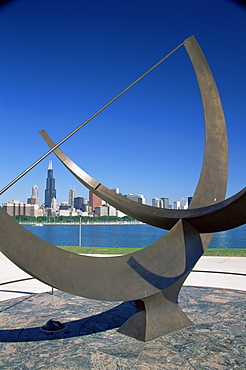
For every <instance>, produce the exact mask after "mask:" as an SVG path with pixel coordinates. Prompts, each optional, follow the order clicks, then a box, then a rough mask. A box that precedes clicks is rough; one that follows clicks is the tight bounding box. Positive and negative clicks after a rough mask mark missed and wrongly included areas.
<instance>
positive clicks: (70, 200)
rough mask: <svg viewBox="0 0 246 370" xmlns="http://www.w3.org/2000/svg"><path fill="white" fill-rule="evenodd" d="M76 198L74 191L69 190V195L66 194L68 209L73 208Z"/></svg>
mask: <svg viewBox="0 0 246 370" xmlns="http://www.w3.org/2000/svg"><path fill="white" fill-rule="evenodd" d="M76 196H77V191H76V189H70V190H69V194H68V204H69V205H70V207H72V208H73V207H74V198H76Z"/></svg>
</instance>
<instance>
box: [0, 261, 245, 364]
mask: <svg viewBox="0 0 246 370" xmlns="http://www.w3.org/2000/svg"><path fill="white" fill-rule="evenodd" d="M232 258H233V259H231V258H229V259H228V258H216V257H202V259H201V260H200V264H199V265H196V267H195V270H199V271H202V270H206V271H220V273H218V272H216V273H212V272H193V273H192V276H191V277H190V278H189V279H190V281H187V284H188V283H189V285H194V281H192V280H194V279H195V282H196V285H206V284H207V286H208V287H200V286H198V287H197V286H185V287H183V288H182V290H181V293H180V296H179V299H180V306H181V308H182V309H183V311H184V312H185V313H186V314H187V316H188V317H189V318H190V319H191V320H192V321H193V323H194V324H195V325H194V326H192V327H190V328H187V329H184V330H182V331H178V332H176V333H172V334H169V335H166V336H164V337H161V338H158V339H155V340H153V341H150V342H147V343H143V342H138V341H136V340H135V339H132V338H128V337H125V336H124V335H122V334H120V333H118V332H117V328H118V327H120V326H121V325H122V324H123V323H124V322H125V321H126V320H127V318H128V317H130V316H131V315H132V314H133V313H134V305H133V302H123V303H122V302H101V301H95V300H89V299H85V298H81V297H76V296H73V295H70V294H67V293H64V292H61V291H55V293H54V295H52V294H51V293H50V287H47V286H46V285H43V284H42V285H36V284H39V283H38V282H37V281H36V280H35V279H32V280H23V281H21V282H19V283H12V284H4V285H1V286H0V288H1V289H0V295H1V297H0V369H1V370H12V369H16V370H17V369H18V370H39V369H40V370H41V369H45V370H47V369H51V370H59V369H72V370H76V369H100V370H104V369H105V370H121V369H129V370H130V369H137V370H147V369H148V370H149V369H150V370H152V369H158V370H159V369H182V370H190V369H195V370H205V369H207V370H208V369H209V370H215V369H216V370H224V369H225V370H228V369H239V370H245V369H246V366H245V363H246V318H245V307H246V284H245V280H243V279H245V276H243V274H245V269H246V264H245V262H244V261H245V260H246V259H245V258H240V259H237V258H236V259H234V258H235V257H232ZM4 266H5V267H4ZM0 268H1V273H0V276H1V283H5V282H7V281H9V275H10V277H11V280H18V279H26V278H29V276H26V275H23V273H22V272H21V270H20V271H19V269H15V267H14V266H12V264H11V263H10V262H8V261H6V259H5V258H4V257H3V256H2V255H0ZM222 271H223V273H221V272H222ZM227 272H230V273H231V274H227ZM12 273H14V275H12ZM215 274H216V275H215ZM235 277H236V279H234V278H235ZM219 280H220V281H219ZM15 284H19V285H18V286H17V285H15ZM28 284H33V285H31V286H30V285H28ZM40 284H41V283H40ZM223 284H224V288H225V287H227V288H228V284H231V286H230V289H224V288H223V287H222V288H218V287H213V286H214V285H215V286H216V285H219V286H220V285H223ZM236 284H238V287H237V288H235V285H236ZM211 285H212V287H211ZM13 286H14V288H13ZM209 286H210V287H209ZM11 287H12V288H11ZM4 291H5V292H4ZM40 292H44V293H40ZM34 293H36V294H34ZM12 295H14V296H15V298H12ZM16 295H17V296H16ZM9 298H11V299H9ZM49 319H56V320H59V321H60V322H62V323H64V324H66V328H65V329H64V330H63V331H62V332H60V333H56V334H54V333H45V332H43V331H42V330H41V329H40V328H41V327H42V325H44V324H45V323H46V322H47V321H48V320H49Z"/></svg>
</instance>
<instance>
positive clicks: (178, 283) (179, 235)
mask: <svg viewBox="0 0 246 370" xmlns="http://www.w3.org/2000/svg"><path fill="white" fill-rule="evenodd" d="M181 45H184V46H185V48H186V51H187V53H188V55H189V57H190V60H191V62H192V64H193V68H194V70H195V73H196V77H197V80H198V84H199V88H200V92H201V97H202V103H203V108H204V115H205V126H206V140H205V153H204V160H203V165H202V170H201V175H200V179H199V182H198V185H197V188H196V191H195V193H194V196H193V198H192V202H191V204H190V206H189V208H188V210H170V209H161V208H157V207H152V206H148V205H144V204H140V203H137V202H134V201H131V200H129V199H127V198H125V197H123V196H121V195H119V194H116V193H115V192H113V191H112V190H110V189H108V188H107V187H105V186H104V185H102V184H101V183H100V182H98V181H96V180H95V179H93V178H92V177H91V176H89V175H88V174H87V173H85V172H84V171H83V170H82V169H81V168H79V167H78V166H77V165H76V164H75V163H74V162H72V160H71V159H69V158H68V157H67V156H66V155H65V154H64V153H63V152H62V151H61V150H60V148H58V146H59V145H60V144H61V143H62V142H60V143H59V144H55V143H54V142H53V141H52V139H51V138H50V137H49V136H48V134H47V133H46V132H45V131H44V130H43V131H41V132H40V133H41V135H42V137H43V138H44V140H45V141H46V142H47V144H48V145H49V147H50V148H51V150H50V152H52V151H54V153H55V155H56V156H57V157H58V158H59V159H60V160H61V162H62V163H63V164H64V165H65V166H66V167H67V169H68V170H69V171H70V172H71V173H72V174H73V175H74V176H75V177H76V178H77V179H78V180H79V181H80V182H81V183H82V184H83V185H85V186H86V187H87V188H88V189H90V190H91V191H92V192H94V193H95V194H96V195H98V196H99V197H100V198H102V199H104V200H105V201H106V202H108V203H109V204H111V205H112V206H114V207H116V208H117V209H119V210H121V211H122V212H124V213H126V214H127V215H129V216H132V217H133V218H135V219H137V220H139V221H143V222H145V223H147V224H149V225H153V226H156V227H159V228H162V229H166V230H170V231H169V232H168V233H167V234H166V235H164V236H163V237H162V238H160V239H159V240H157V241H156V242H155V243H153V244H151V245H149V246H148V247H146V248H143V249H142V250H140V251H138V252H134V253H131V254H128V255H122V256H117V257H107V258H99V257H91V256H82V255H77V254H74V253H71V252H67V251H64V250H61V249H59V248H56V247H55V246H53V245H52V244H50V243H47V242H45V241H43V240H42V239H40V238H38V237H36V236H35V235H33V234H32V233H30V232H29V231H27V230H26V229H24V228H23V227H22V226H20V225H19V224H18V223H17V222H16V221H15V220H14V219H13V218H11V217H10V216H8V214H7V213H5V212H4V211H3V210H2V209H0V233H1V242H0V249H1V251H2V252H3V253H4V254H5V255H6V256H7V257H8V258H9V259H10V260H11V261H12V262H14V263H15V264H16V265H17V266H19V267H20V268H22V269H23V270H24V271H26V272H27V273H29V274H30V275H32V276H33V277H35V278H37V279H38V280H40V281H43V282H44V283H46V284H49V285H50V286H53V287H55V288H57V289H60V290H63V291H65V292H68V293H71V294H75V295H78V296H82V297H86V298H91V299H98V300H104V301H130V300H134V301H135V303H136V313H135V314H134V315H133V316H131V317H130V318H129V319H128V320H127V321H126V322H125V324H123V326H122V327H121V328H120V329H119V331H120V332H121V333H123V334H126V335H128V336H131V337H134V338H136V339H138V340H142V341H148V340H151V339H154V338H157V337H159V336H162V335H165V334H167V333H171V332H174V331H177V330H179V329H182V328H185V327H188V326H190V325H192V322H191V321H190V319H189V318H188V317H187V316H186V315H185V314H184V312H183V311H182V310H181V308H180V307H179V305H178V294H179V291H180V289H181V287H182V285H183V283H184V281H185V279H186V277H187V276H188V274H189V273H190V272H191V270H192V268H193V266H194V265H195V264H196V262H197V261H198V259H199V258H200V257H201V255H202V254H203V252H204V251H205V249H206V248H207V247H208V245H209V243H210V241H211V239H212V237H213V234H211V233H214V232H217V231H223V230H228V229H231V228H234V227H237V226H240V225H243V224H244V223H245V222H246V212H245V209H246V188H244V189H243V190H241V191H240V192H239V193H237V194H236V195H234V196H233V197H231V198H228V199H226V200H224V198H225V193H226V187H227V175H228V148H227V134H226V125H225V120H224V114H223V109H222V106H221V101H220V97H219V94H218V91H217V87H216V84H215V81H214V79H213V76H212V73H211V71H210V68H209V66H208V63H207V61H206V59H205V57H204V55H203V53H202V51H201V49H200V47H199V45H198V43H197V41H196V39H195V38H194V36H191V37H189V38H188V39H186V40H185V41H184V42H183V44H181ZM50 152H48V154H49V153H50ZM41 159H42V158H41Z"/></svg>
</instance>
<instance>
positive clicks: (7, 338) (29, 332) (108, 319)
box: [0, 302, 135, 343]
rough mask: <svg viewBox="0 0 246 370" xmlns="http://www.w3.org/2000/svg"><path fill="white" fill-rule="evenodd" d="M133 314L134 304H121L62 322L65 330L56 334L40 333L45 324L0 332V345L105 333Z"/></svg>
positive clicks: (120, 324)
mask: <svg viewBox="0 0 246 370" xmlns="http://www.w3.org/2000/svg"><path fill="white" fill-rule="evenodd" d="M134 313H135V304H134V302H123V303H121V304H119V305H118V306H116V307H114V308H112V309H110V310H107V311H105V312H102V313H100V314H97V315H93V316H90V317H86V318H83V319H80V320H75V321H68V322H62V323H63V324H65V325H66V328H65V329H63V330H62V331H58V332H44V331H42V330H41V329H40V328H41V326H42V325H44V324H45V323H42V325H40V326H36V327H32V328H20V329H6V330H0V343H5V342H39V341H46V340H47V341H49V340H57V339H64V338H73V337H79V336H86V335H90V334H95V333H100V332H105V331H107V330H111V329H115V328H118V327H120V326H122V325H123V324H124V323H125V322H126V321H127V320H128V319H129V317H130V316H132V315H133V314H134ZM47 321H48V319H47Z"/></svg>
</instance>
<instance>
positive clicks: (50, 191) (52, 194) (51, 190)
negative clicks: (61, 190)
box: [44, 161, 56, 208]
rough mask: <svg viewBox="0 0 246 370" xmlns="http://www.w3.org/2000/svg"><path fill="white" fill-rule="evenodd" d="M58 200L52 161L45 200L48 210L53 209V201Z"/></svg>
mask: <svg viewBox="0 0 246 370" xmlns="http://www.w3.org/2000/svg"><path fill="white" fill-rule="evenodd" d="M53 198H55V199H56V189H55V179H54V178H53V169H52V161H50V162H49V167H48V175H47V178H46V189H45V200H44V204H45V207H46V208H51V202H52V199H53Z"/></svg>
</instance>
